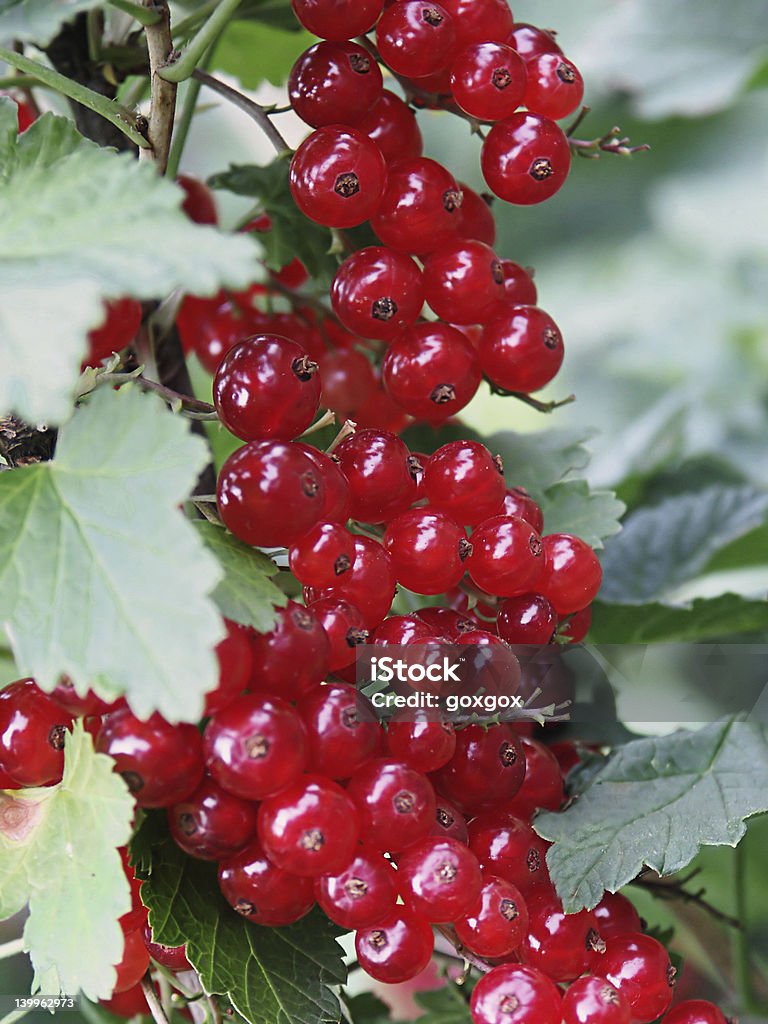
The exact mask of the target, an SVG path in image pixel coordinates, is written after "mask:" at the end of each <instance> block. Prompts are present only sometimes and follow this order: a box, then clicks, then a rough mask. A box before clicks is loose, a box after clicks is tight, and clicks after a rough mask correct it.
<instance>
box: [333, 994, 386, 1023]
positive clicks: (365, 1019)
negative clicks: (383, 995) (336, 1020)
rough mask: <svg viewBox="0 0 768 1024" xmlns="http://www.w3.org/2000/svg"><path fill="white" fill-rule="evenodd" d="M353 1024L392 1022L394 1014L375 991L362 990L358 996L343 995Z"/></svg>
mask: <svg viewBox="0 0 768 1024" xmlns="http://www.w3.org/2000/svg"><path fill="white" fill-rule="evenodd" d="M342 998H343V999H344V1005H345V1006H346V1008H347V1014H348V1016H349V1019H350V1021H351V1024H390V1021H391V1020H392V1014H391V1013H390V1012H389V1007H388V1006H387V1004H386V1003H385V1002H383V1001H382V1000H381V999H379V997H378V996H375V995H374V994H373V992H360V993H359V995H356V996H351V997H350V996H345V995H343V996H342Z"/></svg>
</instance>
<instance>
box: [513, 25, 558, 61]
mask: <svg viewBox="0 0 768 1024" xmlns="http://www.w3.org/2000/svg"><path fill="white" fill-rule="evenodd" d="M507 43H508V44H509V45H510V46H514V48H515V49H516V50H517V52H518V53H519V54H520V56H521V57H522V58H523V60H525V61H529V60H532V59H533V58H534V57H538V55H539V54H540V53H559V54H562V52H563V51H562V50H561V49H560V47H559V46H558V45H557V42H556V40H555V36H554V33H553V32H548V31H547V30H546V29H544V28H536V26H535V25H526V24H525V23H524V22H519V23H518V24H516V25H513V26H512V31H511V33H510V35H509V38H508V39H507Z"/></svg>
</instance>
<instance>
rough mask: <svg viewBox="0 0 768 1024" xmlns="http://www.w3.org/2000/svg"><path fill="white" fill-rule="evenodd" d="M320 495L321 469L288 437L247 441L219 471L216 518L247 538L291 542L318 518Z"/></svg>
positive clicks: (249, 540) (257, 541) (259, 542)
mask: <svg viewBox="0 0 768 1024" xmlns="http://www.w3.org/2000/svg"><path fill="white" fill-rule="evenodd" d="M324 501H325V494H324V487H323V478H322V475H321V474H320V472H319V471H318V470H317V468H316V467H315V466H314V465H313V463H312V462H311V461H310V460H309V458H307V456H306V455H305V454H304V452H302V451H301V449H300V448H297V447H296V446H295V445H292V444H290V443H284V442H280V441H250V442H249V443H248V444H245V445H243V447H242V448H238V449H237V451H235V452H233V453H232V455H230V456H229V458H228V459H227V461H226V462H225V463H224V465H223V466H222V467H221V470H220V472H219V480H218V487H217V502H218V506H219V512H220V513H221V518H222V519H223V521H224V525H225V526H226V527H227V529H228V530H231V531H232V533H234V535H235V536H236V537H238V538H239V539H240V540H242V541H244V542H245V543H246V544H252V545H254V546H257V547H275V546H278V545H279V546H283V545H286V544H292V543H293V541H295V540H298V539H299V537H301V536H303V534H305V533H306V532H307V530H308V529H309V528H310V527H311V526H313V525H314V524H315V523H316V522H317V521H318V520H319V519H320V517H321V515H322V513H323V504H324ZM286 509H290V516H287V515H286Z"/></svg>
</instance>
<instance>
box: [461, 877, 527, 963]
mask: <svg viewBox="0 0 768 1024" xmlns="http://www.w3.org/2000/svg"><path fill="white" fill-rule="evenodd" d="M454 927H455V929H456V935H457V937H458V939H459V942H461V944H462V945H463V946H466V947H467V949H469V950H471V951H472V952H473V953H476V954H477V955H478V956H485V957H491V958H493V959H497V958H498V957H503V956H509V955H510V953H513V952H514V951H515V950H516V949H517V948H518V947H519V946H520V943H521V942H522V941H523V939H524V938H525V935H526V932H527V931H528V908H527V907H526V904H525V900H524V899H523V896H522V893H521V892H520V890H519V889H516V888H515V886H514V885H511V884H510V883H509V882H505V881H504V879H503V878H494V877H493V876H490V877H487V878H486V879H485V880H484V881H483V884H482V888H481V889H480V894H479V896H478V897H477V899H476V900H475V901H474V903H473V904H472V906H471V907H470V909H469V910H468V911H467V913H466V914H465V915H464V917H461V918H459V919H458V920H457V921H454Z"/></svg>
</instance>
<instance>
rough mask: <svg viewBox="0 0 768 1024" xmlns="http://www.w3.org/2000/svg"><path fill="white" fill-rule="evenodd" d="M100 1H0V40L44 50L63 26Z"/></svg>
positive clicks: (99, 5)
mask: <svg viewBox="0 0 768 1024" xmlns="http://www.w3.org/2000/svg"><path fill="white" fill-rule="evenodd" d="M102 3H103V0H57V2H56V3H51V0H0V40H2V41H3V42H12V41H14V40H18V41H19V42H24V43H27V42H29V43H37V44H38V45H39V46H45V45H46V44H47V43H49V42H50V41H51V39H53V37H54V36H55V35H56V34H57V33H58V31H59V29H60V28H61V26H62V25H64V24H65V23H66V22H68V21H72V20H73V19H74V18H75V17H77V15H78V14H80V13H82V12H83V11H89V10H91V9H92V8H93V7H101V6H102Z"/></svg>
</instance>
